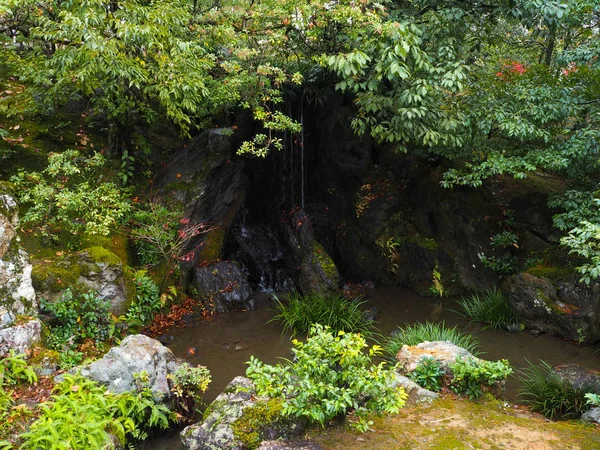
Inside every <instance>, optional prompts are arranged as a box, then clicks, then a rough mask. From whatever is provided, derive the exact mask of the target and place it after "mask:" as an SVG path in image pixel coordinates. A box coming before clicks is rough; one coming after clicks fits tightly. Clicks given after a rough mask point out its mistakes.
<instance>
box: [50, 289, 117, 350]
mask: <svg viewBox="0 0 600 450" xmlns="http://www.w3.org/2000/svg"><path fill="white" fill-rule="evenodd" d="M41 305H42V309H43V310H45V311H47V312H49V313H50V314H52V315H54V317H55V318H56V324H55V325H52V326H50V335H49V336H48V338H47V344H48V347H49V348H51V349H53V350H58V351H59V352H61V354H63V355H68V352H69V351H71V354H70V356H69V359H73V358H75V359H78V358H77V353H78V352H77V351H76V350H74V349H73V347H74V346H77V345H79V344H83V343H84V342H86V341H91V342H93V343H95V344H96V345H98V344H101V343H103V342H105V341H107V340H108V339H109V338H111V337H112V335H113V333H114V329H115V328H114V327H115V324H114V321H113V320H112V318H111V316H110V313H109V308H110V305H109V302H108V301H106V300H102V299H101V298H99V297H98V296H97V295H96V294H95V293H93V292H88V293H86V294H81V295H74V294H73V292H72V291H71V290H70V289H66V290H65V291H63V293H62V296H61V297H60V298H59V299H58V300H57V301H55V302H47V301H44V300H42V302H41ZM73 352H75V353H73Z"/></svg>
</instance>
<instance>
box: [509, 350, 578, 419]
mask: <svg viewBox="0 0 600 450" xmlns="http://www.w3.org/2000/svg"><path fill="white" fill-rule="evenodd" d="M527 363H528V364H529V367H526V368H525V369H523V370H520V371H519V379H520V381H521V383H522V385H523V387H522V388H521V391H520V392H519V397H520V398H521V399H522V400H523V402H524V403H525V404H527V405H529V407H531V409H532V410H533V411H536V412H539V413H540V414H542V415H543V416H545V417H547V418H549V419H555V418H565V419H566V418H577V417H579V416H580V415H581V413H582V412H584V411H585V410H586V409H587V405H586V398H585V392H584V391H580V390H577V389H574V388H573V386H571V385H570V384H569V383H567V382H566V381H564V380H563V379H561V378H560V377H559V376H558V374H557V373H556V372H555V371H554V369H553V368H552V366H550V365H549V364H548V363H546V362H544V361H540V363H539V364H537V365H536V364H532V363H531V362H529V361H527Z"/></svg>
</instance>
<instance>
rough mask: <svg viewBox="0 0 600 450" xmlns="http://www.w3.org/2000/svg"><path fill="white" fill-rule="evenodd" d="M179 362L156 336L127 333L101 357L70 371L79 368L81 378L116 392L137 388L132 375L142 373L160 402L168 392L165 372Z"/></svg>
mask: <svg viewBox="0 0 600 450" xmlns="http://www.w3.org/2000/svg"><path fill="white" fill-rule="evenodd" d="M182 362H183V361H182V360H181V359H179V358H177V357H176V356H175V355H174V354H173V352H172V351H171V350H170V349H168V348H167V347H165V346H164V345H162V344H161V343H160V342H158V341H157V340H156V339H152V338H150V337H148V336H144V335H143V334H136V335H131V336H127V337H126V338H125V339H123V340H122V341H121V345H119V346H118V347H113V348H111V349H110V350H109V351H108V353H107V354H106V355H104V357H103V358H102V359H99V360H98V361H94V362H93V363H91V364H88V365H86V366H83V367H76V368H74V369H73V370H72V372H73V373H77V372H78V371H80V372H81V375H83V376H84V377H86V378H89V379H90V380H93V381H96V382H98V383H100V384H102V385H104V386H106V387H107V389H108V390H109V391H111V392H114V393H117V394H118V393H121V392H125V391H135V390H137V385H136V380H135V378H134V374H135V373H139V372H146V373H147V374H148V377H149V379H148V383H149V385H150V389H151V390H152V392H153V394H154V398H155V399H156V400H157V401H164V400H166V399H168V398H170V395H171V393H170V390H169V382H168V380H167V375H169V374H170V373H173V372H174V371H175V370H177V368H178V367H179V365H180V364H182Z"/></svg>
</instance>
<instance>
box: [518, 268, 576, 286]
mask: <svg viewBox="0 0 600 450" xmlns="http://www.w3.org/2000/svg"><path fill="white" fill-rule="evenodd" d="M527 273H528V274H530V275H533V276H534V277H538V278H540V277H543V278H548V279H549V280H550V281H551V282H552V283H553V284H554V283H555V282H557V281H570V280H572V279H573V278H574V277H576V276H577V273H576V272H575V269H574V268H572V267H548V266H535V267H531V268H530V269H528V270H527Z"/></svg>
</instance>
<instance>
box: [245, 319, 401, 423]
mask: <svg viewBox="0 0 600 450" xmlns="http://www.w3.org/2000/svg"><path fill="white" fill-rule="evenodd" d="M292 343H293V344H294V348H293V349H292V352H293V353H294V360H293V361H290V362H289V363H288V364H277V365H276V366H271V365H268V364H264V363H263V362H261V361H259V360H258V359H256V358H254V357H251V359H250V361H249V362H248V369H247V371H246V374H247V376H248V377H249V378H250V379H251V380H252V381H254V383H255V385H256V389H257V393H258V395H261V396H266V397H271V398H281V399H283V409H282V414H283V415H285V416H291V417H296V418H301V419H304V420H307V421H308V422H310V423H315V424H319V425H321V426H325V424H327V423H328V422H329V421H330V420H332V419H333V418H335V417H337V416H340V415H342V416H343V415H345V414H348V413H351V412H352V413H354V417H355V421H354V422H353V426H354V427H356V428H357V429H358V430H360V431H363V432H365V431H367V430H368V429H369V426H370V421H368V419H367V418H366V417H365V414H367V413H368V412H376V413H384V412H385V413H397V412H398V410H399V409H400V408H401V407H402V406H403V405H404V402H405V400H406V394H405V393H404V390H403V389H402V388H401V387H399V386H396V383H394V376H395V375H394V374H395V371H394V368H390V369H388V368H386V364H385V363H384V362H382V363H379V364H377V365H374V364H372V362H371V358H372V357H373V356H376V355H378V354H380V348H379V347H378V346H373V347H372V348H370V349H369V354H366V353H364V349H365V348H367V347H368V346H367V344H366V342H365V339H364V338H363V337H362V336H361V335H360V334H355V333H344V332H343V331H339V332H338V333H337V334H335V333H332V332H331V331H330V330H329V328H328V327H323V326H321V325H319V324H316V325H313V326H312V327H311V330H310V334H309V336H308V339H307V341H306V342H300V341H298V340H293V341H292Z"/></svg>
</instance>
